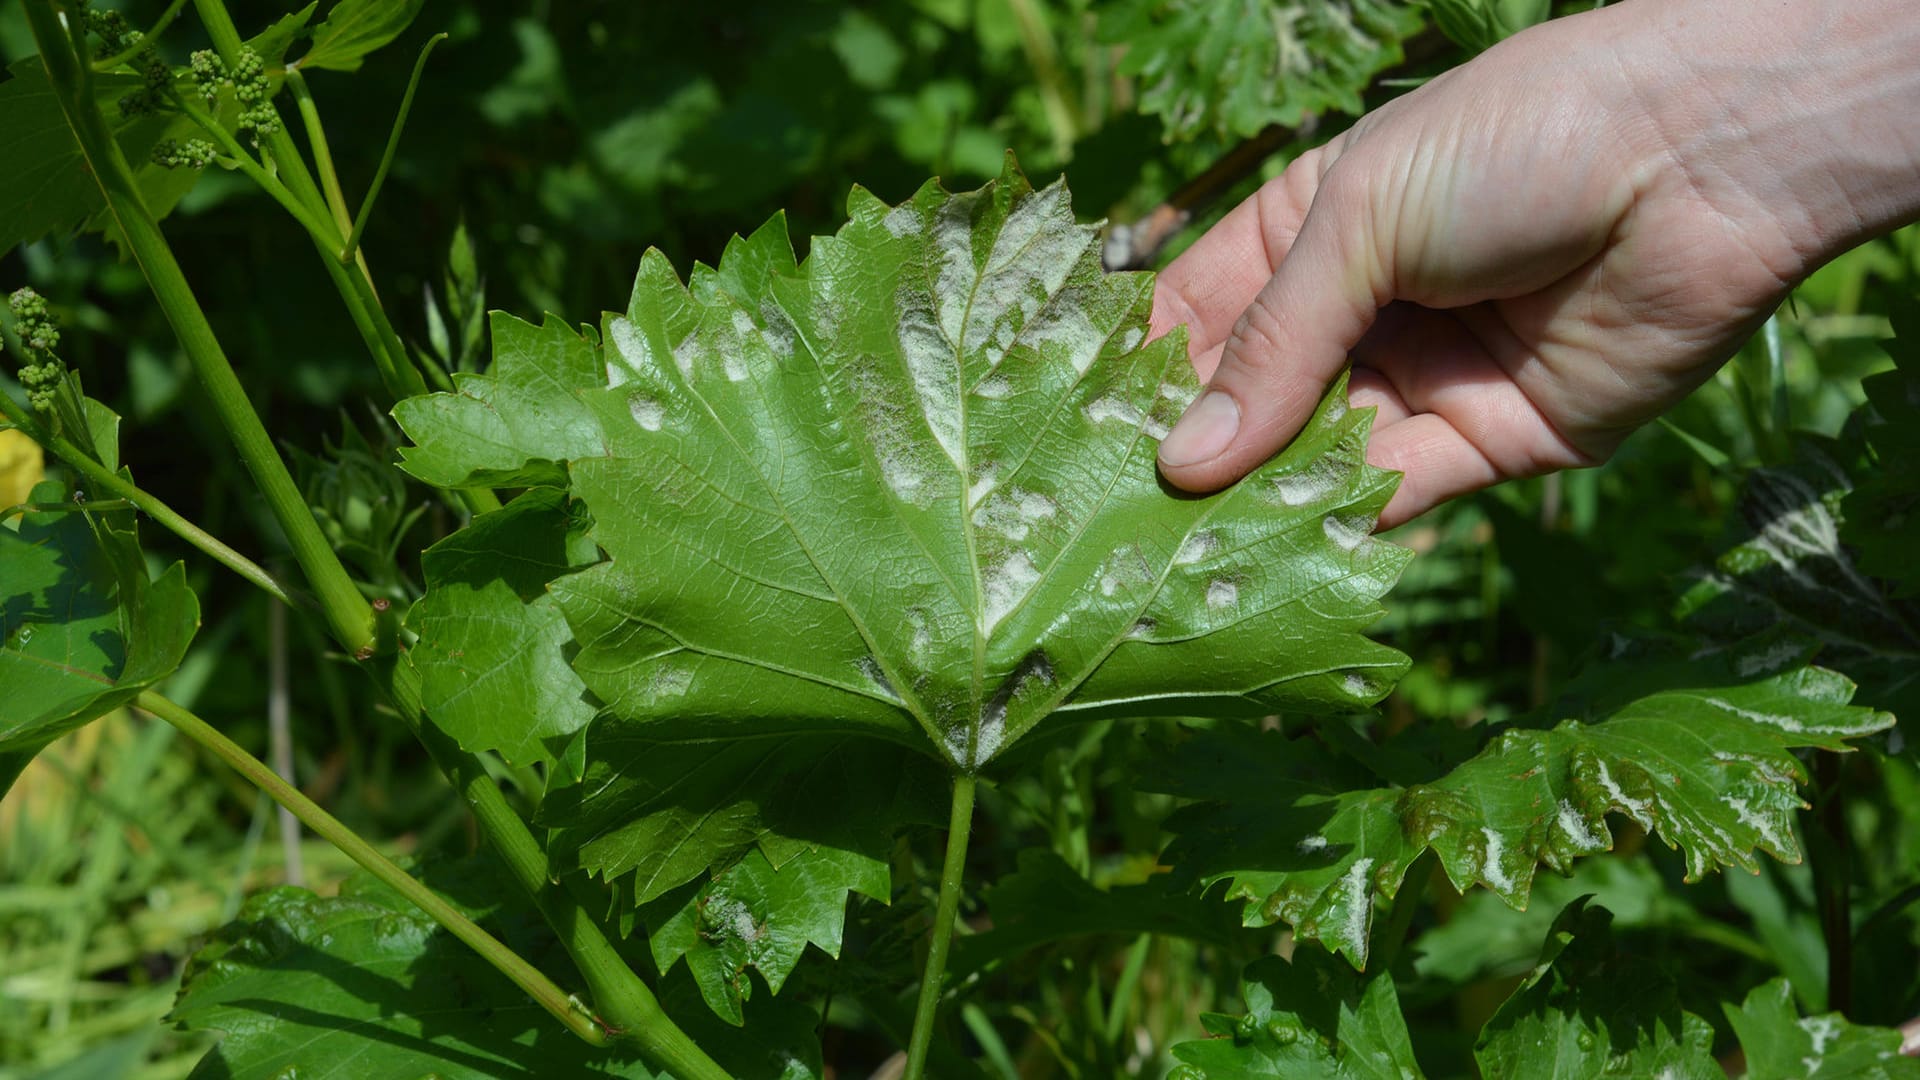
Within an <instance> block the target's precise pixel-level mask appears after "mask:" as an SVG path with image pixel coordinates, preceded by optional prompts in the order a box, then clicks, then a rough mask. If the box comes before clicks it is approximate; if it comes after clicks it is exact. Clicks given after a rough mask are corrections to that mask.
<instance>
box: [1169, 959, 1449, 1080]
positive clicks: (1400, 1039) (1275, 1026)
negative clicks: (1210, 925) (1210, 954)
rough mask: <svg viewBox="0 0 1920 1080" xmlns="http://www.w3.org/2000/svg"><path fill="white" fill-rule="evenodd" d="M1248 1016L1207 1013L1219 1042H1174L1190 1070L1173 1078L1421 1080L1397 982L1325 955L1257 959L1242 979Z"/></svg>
mask: <svg viewBox="0 0 1920 1080" xmlns="http://www.w3.org/2000/svg"><path fill="white" fill-rule="evenodd" d="M1240 988H1241V994H1242V996H1244V997H1245V999H1246V1002H1247V1012H1246V1015H1244V1016H1223V1015H1221V1014H1219V1013H1204V1014H1202V1015H1201V1017H1200V1022H1201V1023H1202V1024H1203V1025H1205V1027H1206V1029H1207V1031H1208V1032H1209V1033H1211V1034H1212V1035H1213V1036H1214V1037H1213V1038H1211V1039H1206V1040H1203V1041H1198V1042H1184V1043H1177V1044H1175V1046H1174V1047H1173V1056H1174V1057H1176V1058H1178V1059H1180V1060H1181V1061H1183V1062H1185V1063H1186V1064H1184V1065H1181V1066H1179V1067H1178V1068H1175V1069H1174V1070H1173V1071H1172V1072H1171V1073H1169V1074H1167V1077H1168V1080H1252V1078H1256V1077H1263V1076H1271V1077H1287V1078H1290V1080H1297V1078H1300V1077H1321V1078H1325V1080H1417V1078H1418V1077H1419V1076H1420V1075H1421V1073H1420V1066H1419V1064H1418V1063H1417V1062H1416V1061H1414V1058H1413V1046H1412V1043H1411V1040H1410V1037H1409V1036H1408V1034H1407V1022H1406V1020H1405V1019H1404V1018H1402V1016H1401V1015H1400V999H1399V997H1398V995H1396V994H1395V993H1394V989H1393V979H1392V978H1390V977H1387V976H1385V975H1376V976H1373V977H1371V978H1369V977H1366V976H1362V975H1359V974H1356V973H1355V972H1354V971H1353V969H1351V968H1349V967H1347V966H1346V965H1345V964H1342V963H1341V962H1340V961H1338V960H1336V959H1334V958H1333V957H1331V956H1328V955H1327V954H1326V953H1323V952H1318V951H1316V950H1313V949H1299V950H1296V951H1295V952H1294V954H1293V958H1292V962H1291V963H1289V962H1288V961H1286V960H1282V959H1280V958H1279V957H1277V956H1269V957H1267V958H1265V959H1262V960H1256V961H1254V962H1253V963H1252V964H1250V965H1248V966H1247V970H1246V973H1245V974H1244V975H1243V976H1241V982H1240Z"/></svg>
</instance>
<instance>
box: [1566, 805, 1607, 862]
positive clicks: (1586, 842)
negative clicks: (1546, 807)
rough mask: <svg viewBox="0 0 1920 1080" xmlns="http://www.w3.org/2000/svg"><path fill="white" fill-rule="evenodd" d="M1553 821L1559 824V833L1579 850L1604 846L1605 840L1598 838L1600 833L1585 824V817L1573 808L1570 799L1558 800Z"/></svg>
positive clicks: (1601, 848) (1590, 849) (1592, 849)
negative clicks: (1558, 807) (1558, 804)
mask: <svg viewBox="0 0 1920 1080" xmlns="http://www.w3.org/2000/svg"><path fill="white" fill-rule="evenodd" d="M1554 821H1555V822H1556V823H1557V824H1558V825H1559V826H1560V832H1561V834H1562V835H1564V836H1565V837H1566V838H1567V839H1568V840H1570V841H1572V842H1573V846H1574V847H1577V848H1579V849H1580V850H1581V851H1600V850H1603V849H1604V848H1605V847H1606V841H1604V840H1602V839H1600V834H1599V833H1596V832H1594V831H1593V829H1592V828H1591V827H1590V826H1589V825H1588V824H1587V819H1586V818H1585V817H1584V816H1583V815H1582V814H1581V813H1580V811H1579V810H1577V809H1575V808H1574V805H1573V802H1572V801H1571V800H1568V799H1561V800H1560V812H1559V813H1558V814H1557V815H1556V816H1555V817H1554Z"/></svg>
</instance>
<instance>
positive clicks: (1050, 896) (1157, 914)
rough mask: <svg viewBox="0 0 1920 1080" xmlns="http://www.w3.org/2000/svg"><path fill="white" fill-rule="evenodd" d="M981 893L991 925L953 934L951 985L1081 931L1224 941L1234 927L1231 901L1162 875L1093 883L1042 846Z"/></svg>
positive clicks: (1025, 853)
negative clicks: (1208, 895)
mask: <svg viewBox="0 0 1920 1080" xmlns="http://www.w3.org/2000/svg"><path fill="white" fill-rule="evenodd" d="M982 899H983V900H984V901H985V902H986V908H987V913H988V914H989V915H990V916H991V917H992V924H991V926H990V927H989V928H988V929H986V930H983V931H981V932H979V933H977V934H968V935H966V936H964V937H960V938H958V939H956V940H955V941H954V943H953V955H952V956H951V957H950V958H949V959H948V961H947V972H948V977H949V978H951V979H952V980H953V981H954V982H955V983H956V984H962V983H964V982H965V980H966V979H967V977H968V976H970V975H972V974H973V973H975V972H977V971H980V970H981V969H983V968H985V967H987V966H989V965H991V964H996V963H999V962H1002V961H1005V960H1008V959H1011V958H1013V957H1015V956H1022V955H1025V954H1027V953H1029V952H1031V951H1032V950H1033V949H1035V948H1036V947H1038V946H1040V945H1043V944H1046V943H1050V942H1055V941H1063V940H1067V939H1071V938H1078V937H1085V936H1087V935H1089V934H1124V935H1138V934H1158V935H1161V936H1166V937H1180V938H1187V939H1190V940H1193V941H1200V942H1204V943H1206V944H1209V945H1215V946H1221V947H1227V946H1230V945H1232V944H1233V941H1234V938H1235V936H1236V931H1238V930H1239V928H1240V925H1239V924H1240V920H1239V919H1238V918H1237V917H1235V916H1234V914H1233V911H1232V908H1231V907H1229V906H1228V905H1225V904H1221V903H1218V902H1217V901H1214V900H1212V899H1208V898H1203V897H1199V896H1195V895H1193V894H1192V893H1191V892H1189V891H1187V890H1185V889H1179V888H1176V887H1174V885H1173V882H1172V881H1171V880H1170V879H1169V878H1168V877H1166V876H1164V875H1162V876H1156V877H1155V878H1153V879H1151V880H1150V881H1148V882H1146V883H1144V884H1140V885H1120V886H1115V887H1113V888H1110V889H1101V888H1098V887H1096V886H1095V885H1094V884H1093V883H1092V882H1090V881H1088V880H1087V879H1086V878H1084V877H1081V876H1080V874H1079V873H1077V872H1076V871H1075V870H1074V869H1073V867H1071V866H1068V865H1067V862H1066V860H1065V859H1062V858H1061V857H1060V856H1058V855H1056V854H1054V853H1053V852H1052V851H1049V850H1044V849H1042V850H1027V851H1022V852H1021V853H1020V864H1019V868H1018V869H1016V870H1015V871H1014V872H1013V873H1011V874H1008V875H1006V876H1005V877H1002V878H1001V879H1000V880H998V881H996V882H994V883H993V885H991V886H990V887H988V889H987V890H986V893H985V895H984V896H983V898H982Z"/></svg>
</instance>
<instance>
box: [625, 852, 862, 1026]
mask: <svg viewBox="0 0 1920 1080" xmlns="http://www.w3.org/2000/svg"><path fill="white" fill-rule="evenodd" d="M890 891H891V880H890V875H889V874H888V870H887V864H886V863H885V862H884V861H882V860H880V859H877V858H873V857H871V856H870V855H866V854H863V853H861V852H857V851H848V850H843V849H838V848H833V847H825V846H822V847H815V848H811V849H809V850H805V851H802V852H800V853H798V854H796V855H794V856H793V857H792V858H790V859H788V860H787V861H786V862H785V863H784V864H783V865H781V866H779V867H777V868H776V867H775V866H774V865H773V863H772V862H770V861H768V859H767V857H766V856H765V855H764V854H762V853H761V852H760V851H758V850H755V851H750V852H748V853H747V855H746V856H745V857H744V858H742V859H741V860H740V861H739V862H737V863H735V864H733V865H732V866H730V867H727V868H726V869H724V870H717V871H715V872H714V874H713V877H712V878H711V879H710V880H708V881H706V882H703V883H702V884H701V885H700V887H698V888H696V889H692V890H690V891H688V892H687V893H686V895H684V896H681V895H678V894H672V895H669V896H667V897H663V898H662V899H661V900H660V901H659V902H658V903H657V904H655V905H654V906H655V907H656V908H661V909H663V911H662V912H661V913H660V915H661V917H659V918H651V917H649V916H650V915H651V914H652V913H650V912H645V911H643V912H642V917H643V918H647V920H648V922H649V923H650V928H651V931H652V933H651V936H650V938H649V941H648V944H649V945H650V947H651V948H652V950H653V958H654V962H655V963H657V964H658V965H659V966H660V970H662V971H666V970H667V969H669V968H671V967H672V966H673V965H674V964H675V963H677V962H678V961H679V960H680V959H681V958H682V957H685V958H686V961H687V968H688V970H689V971H691V972H692V974H693V978H694V981H695V982H696V983H698V984H699V986H700V993H701V995H702V996H703V997H704V998H705V999H706V1001H707V1004H708V1005H709V1006H711V1007H712V1008H713V1011H714V1012H715V1013H717V1014H719V1015H720V1016H721V1017H722V1018H723V1019H725V1020H726V1021H727V1022H728V1023H731V1024H734V1025H736V1026H737V1025H739V1024H742V1023H744V1022H745V1015H744V1012H743V1005H744V1004H745V1002H746V1000H747V999H748V998H750V997H751V996H752V994H753V983H752V980H751V979H750V978H749V977H748V975H747V969H748V968H753V969H756V970H758V971H759V972H760V974H761V975H762V976H763V977H765V979H766V980H767V987H768V988H769V989H770V990H772V991H773V992H774V993H776V994H777V993H779V992H780V987H781V984H783V983H784V982H785V981H786V978H787V976H788V975H789V974H791V973H792V972H793V967H794V965H795V964H797V963H799V962H800V955H801V953H803V952H805V951H806V947H807V946H808V945H809V944H812V945H817V946H819V947H820V949H821V950H822V951H824V952H825V953H827V955H829V956H833V957H836V958H837V957H838V956H839V955H840V937H841V933H842V931H843V929H844V925H845V921H846V912H847V894H848V893H849V892H859V893H863V894H865V895H867V896H870V897H873V898H874V899H876V900H879V901H881V902H883V903H884V902H886V900H887V899H888V897H889V894H890Z"/></svg>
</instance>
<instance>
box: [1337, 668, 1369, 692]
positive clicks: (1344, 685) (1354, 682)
mask: <svg viewBox="0 0 1920 1080" xmlns="http://www.w3.org/2000/svg"><path fill="white" fill-rule="evenodd" d="M1340 687H1341V689H1343V690H1345V691H1346V692H1347V693H1348V694H1350V695H1352V696H1353V697H1357V698H1363V697H1372V696H1373V684H1372V683H1371V682H1368V681H1367V677H1366V676H1365V675H1362V674H1360V673H1359V672H1357V671H1349V672H1347V675H1346V678H1344V679H1341V680H1340Z"/></svg>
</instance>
